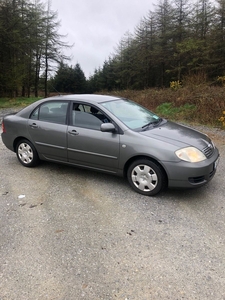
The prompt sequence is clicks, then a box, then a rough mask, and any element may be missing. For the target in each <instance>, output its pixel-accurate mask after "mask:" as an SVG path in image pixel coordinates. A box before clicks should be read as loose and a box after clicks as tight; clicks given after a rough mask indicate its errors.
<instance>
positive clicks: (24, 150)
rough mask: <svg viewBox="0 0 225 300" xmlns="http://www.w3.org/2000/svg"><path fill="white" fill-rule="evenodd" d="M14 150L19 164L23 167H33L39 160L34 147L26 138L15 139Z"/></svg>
mask: <svg viewBox="0 0 225 300" xmlns="http://www.w3.org/2000/svg"><path fill="white" fill-rule="evenodd" d="M14 149H15V152H16V155H17V158H18V160H19V162H20V163H21V164H22V165H23V166H25V167H35V166H37V165H38V164H39V162H40V159H39V156H38V153H37V150H36V148H35V146H34V145H33V144H32V142H30V141H29V140H28V139H26V138H17V139H16V140H15V141H14Z"/></svg>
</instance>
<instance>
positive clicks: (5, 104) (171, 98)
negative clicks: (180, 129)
mask: <svg viewBox="0 0 225 300" xmlns="http://www.w3.org/2000/svg"><path fill="white" fill-rule="evenodd" d="M99 94H108V95H115V96H120V97H125V98H128V99H131V100H133V101H135V102H138V103H140V104H141V105H143V106H145V107H147V108H148V109H150V110H152V111H154V112H155V113H157V114H158V115H159V116H161V117H164V118H168V119H170V120H174V121H180V122H187V123H195V124H204V125H209V126H214V127H219V128H221V129H225V88H224V87H218V86H212V87H209V86H207V85H202V86H201V85H200V86H196V87H194V86H189V87H181V88H179V89H177V90H174V89H173V88H167V89H156V88H155V89H145V90H141V91H139V90H138V91H137V90H123V91H111V92H108V91H101V92H99ZM51 95H52V94H51ZM38 99H40V98H35V97H33V98H32V97H31V98H25V97H20V98H13V99H10V98H0V109H1V108H14V107H15V108H17V107H25V106H27V105H29V104H30V103H33V102H35V101H37V100H38Z"/></svg>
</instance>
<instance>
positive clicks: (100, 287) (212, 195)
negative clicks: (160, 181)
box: [0, 113, 225, 300]
mask: <svg viewBox="0 0 225 300" xmlns="http://www.w3.org/2000/svg"><path fill="white" fill-rule="evenodd" d="M0 117H1V113H0ZM201 130H202V131H204V132H206V133H208V134H209V135H211V136H212V137H213V139H214V141H215V142H216V144H217V146H218V148H219V150H220V154H221V158H220V164H219V167H218V171H217V173H216V175H215V177H214V178H213V180H212V181H211V182H210V183H209V184H208V185H207V186H205V187H202V188H200V189H197V190H185V191H184V190H167V191H166V192H164V193H162V194H160V195H159V196H157V197H151V198H150V197H145V196H142V195H139V194H137V193H135V192H133V191H132V190H131V189H130V187H129V185H128V183H127V182H126V180H124V179H121V178H117V177H113V176H110V175H104V174H99V173H95V172H90V171H86V170H80V169H77V168H72V167H67V166H61V165H56V164H50V163H46V162H44V163H42V164H41V165H40V166H39V167H37V168H34V169H29V168H24V167H23V166H21V165H20V163H19V162H18V161H17V159H16V155H15V154H14V153H12V152H11V151H9V150H7V149H6V148H5V146H4V145H3V144H2V141H1V139H0V157H1V159H0V175H1V177H0V178H1V181H0V300H55V299H57V300H80V299H85V300H111V299H112V300H159V299H163V300H164V299H171V300H176V299H188V300H189V299H199V300H204V299H207V300H211V299H212V300H224V299H225V203H224V201H225V180H224V179H225V178H224V177H225V176H224V169H225V135H224V131H220V130H217V129H213V128H207V127H204V126H201Z"/></svg>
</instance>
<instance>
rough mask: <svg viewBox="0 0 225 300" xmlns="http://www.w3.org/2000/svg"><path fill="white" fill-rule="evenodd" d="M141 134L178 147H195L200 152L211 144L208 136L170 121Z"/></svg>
mask: <svg viewBox="0 0 225 300" xmlns="http://www.w3.org/2000/svg"><path fill="white" fill-rule="evenodd" d="M141 134H142V135H145V136H148V137H151V138H154V139H158V140H162V141H164V142H167V143H169V144H173V145H176V146H178V147H187V146H194V147H196V148H198V149H200V150H201V149H203V148H205V147H206V146H207V145H208V144H209V143H210V142H211V141H210V139H209V138H208V136H207V135H205V134H203V133H201V132H199V131H197V130H194V129H191V128H189V127H186V126H183V125H179V124H177V123H173V122H170V121H167V122H166V123H164V124H163V125H160V126H158V127H155V128H152V129H150V130H147V131H142V132H141Z"/></svg>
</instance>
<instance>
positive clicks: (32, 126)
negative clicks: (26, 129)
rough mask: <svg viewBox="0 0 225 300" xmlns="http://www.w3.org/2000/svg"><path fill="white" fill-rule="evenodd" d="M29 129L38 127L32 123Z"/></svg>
mask: <svg viewBox="0 0 225 300" xmlns="http://www.w3.org/2000/svg"><path fill="white" fill-rule="evenodd" d="M30 127H31V128H38V126H37V124H36V123H32V124H30Z"/></svg>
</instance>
